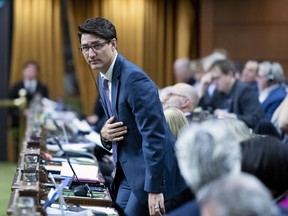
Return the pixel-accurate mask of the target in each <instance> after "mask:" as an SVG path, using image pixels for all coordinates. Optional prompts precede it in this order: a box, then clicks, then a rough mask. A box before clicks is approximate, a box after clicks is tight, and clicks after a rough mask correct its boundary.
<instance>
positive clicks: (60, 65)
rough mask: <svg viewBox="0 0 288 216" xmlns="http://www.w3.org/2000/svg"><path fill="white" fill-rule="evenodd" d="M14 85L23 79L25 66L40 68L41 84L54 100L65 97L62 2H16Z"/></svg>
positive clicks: (12, 82)
mask: <svg viewBox="0 0 288 216" xmlns="http://www.w3.org/2000/svg"><path fill="white" fill-rule="evenodd" d="M13 22H14V23H13V39H12V54H11V72H10V85H13V84H14V83H15V82H17V81H19V80H21V79H22V68H23V64H24V62H26V61H28V60H35V61H37V62H38V63H39V65H40V73H39V74H38V77H39V80H40V81H41V82H43V83H44V84H46V85H47V86H48V88H49V95H50V97H51V98H52V99H56V98H57V97H63V96H64V95H63V93H64V87H63V86H64V85H63V83H64V81H63V75H64V54H63V52H64V50H63V39H62V37H63V35H62V27H61V5H60V0H15V1H14V11H13Z"/></svg>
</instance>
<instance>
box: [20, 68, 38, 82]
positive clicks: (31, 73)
mask: <svg viewBox="0 0 288 216" xmlns="http://www.w3.org/2000/svg"><path fill="white" fill-rule="evenodd" d="M23 75H24V79H27V80H34V79H36V78H37V66H36V65H34V64H28V65H27V66H26V67H25V68H24V70H23Z"/></svg>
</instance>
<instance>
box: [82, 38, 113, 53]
mask: <svg viewBox="0 0 288 216" xmlns="http://www.w3.org/2000/svg"><path fill="white" fill-rule="evenodd" d="M109 42H110V41H104V42H102V43H100V42H97V43H92V44H91V45H83V46H80V47H79V49H80V51H81V52H82V53H88V52H89V49H90V48H91V49H92V50H93V52H97V51H99V50H100V49H102V47H103V46H104V45H105V44H107V43H109Z"/></svg>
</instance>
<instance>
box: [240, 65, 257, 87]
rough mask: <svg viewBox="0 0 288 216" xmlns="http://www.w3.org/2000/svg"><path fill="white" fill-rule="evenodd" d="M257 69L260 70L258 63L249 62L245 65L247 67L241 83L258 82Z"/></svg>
mask: <svg viewBox="0 0 288 216" xmlns="http://www.w3.org/2000/svg"><path fill="white" fill-rule="evenodd" d="M257 69H258V63H257V62H255V61H248V62H247V63H246V64H245V67H244V69H243V71H242V74H241V81H243V82H248V83H250V82H254V81H256V77H257Z"/></svg>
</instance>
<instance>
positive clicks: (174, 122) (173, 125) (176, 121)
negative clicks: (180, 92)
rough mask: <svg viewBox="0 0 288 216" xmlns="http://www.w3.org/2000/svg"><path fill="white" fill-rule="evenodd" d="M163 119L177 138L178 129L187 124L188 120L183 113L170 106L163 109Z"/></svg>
mask: <svg viewBox="0 0 288 216" xmlns="http://www.w3.org/2000/svg"><path fill="white" fill-rule="evenodd" d="M164 115H165V119H166V121H167V123H168V125H169V127H170V130H171V132H172V133H173V135H174V136H175V138H176V139H177V138H178V135H179V133H180V130H181V129H182V128H183V127H187V126H188V124H189V123H188V120H187V118H186V116H185V115H184V113H183V112H182V111H181V110H180V109H177V108H175V107H170V108H167V109H165V110H164Z"/></svg>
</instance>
